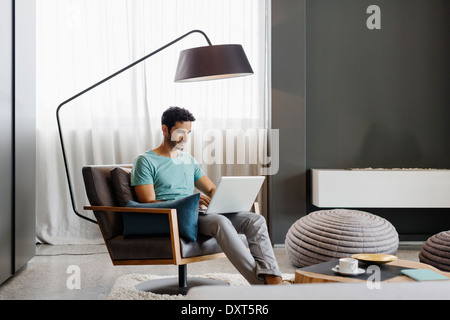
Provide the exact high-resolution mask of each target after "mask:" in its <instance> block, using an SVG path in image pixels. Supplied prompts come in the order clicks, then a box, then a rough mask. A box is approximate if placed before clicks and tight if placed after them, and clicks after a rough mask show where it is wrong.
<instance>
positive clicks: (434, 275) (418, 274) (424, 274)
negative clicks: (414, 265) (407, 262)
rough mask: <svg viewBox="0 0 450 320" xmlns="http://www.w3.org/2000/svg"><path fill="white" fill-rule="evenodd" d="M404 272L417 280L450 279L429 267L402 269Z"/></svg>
mask: <svg viewBox="0 0 450 320" xmlns="http://www.w3.org/2000/svg"><path fill="white" fill-rule="evenodd" d="M402 273H403V274H404V275H405V276H408V277H410V278H411V279H414V280H417V281H429V280H450V278H448V277H446V276H444V275H442V274H440V273H438V272H436V271H433V270H429V269H405V270H402Z"/></svg>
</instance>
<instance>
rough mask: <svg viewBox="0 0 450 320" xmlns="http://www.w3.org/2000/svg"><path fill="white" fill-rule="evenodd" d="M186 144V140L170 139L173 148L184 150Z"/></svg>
mask: <svg viewBox="0 0 450 320" xmlns="http://www.w3.org/2000/svg"><path fill="white" fill-rule="evenodd" d="M185 145H186V142H184V141H181V142H178V141H172V140H170V141H169V146H170V147H171V148H172V149H176V150H180V151H183V149H184V146H185Z"/></svg>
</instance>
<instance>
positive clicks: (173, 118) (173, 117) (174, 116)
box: [161, 107, 195, 132]
mask: <svg viewBox="0 0 450 320" xmlns="http://www.w3.org/2000/svg"><path fill="white" fill-rule="evenodd" d="M177 121H179V122H185V121H195V118H194V116H193V115H192V113H190V112H189V111H188V110H186V109H184V108H180V107H170V108H169V109H167V110H166V111H164V113H163V114H162V116H161V125H163V124H165V125H166V126H167V128H168V129H169V132H170V130H171V129H172V127H173V126H174V125H175V122H177Z"/></svg>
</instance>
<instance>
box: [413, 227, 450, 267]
mask: <svg viewBox="0 0 450 320" xmlns="http://www.w3.org/2000/svg"><path fill="white" fill-rule="evenodd" d="M419 261H420V262H423V263H426V264H429V265H431V266H433V267H436V268H438V269H440V270H442V271H450V231H443V232H441V233H438V234H435V235H434V236H432V237H430V238H428V240H427V241H426V242H425V243H424V244H423V245H422V249H421V250H420V253H419Z"/></svg>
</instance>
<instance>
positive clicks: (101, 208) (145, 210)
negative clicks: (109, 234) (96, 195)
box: [84, 206, 176, 214]
mask: <svg viewBox="0 0 450 320" xmlns="http://www.w3.org/2000/svg"><path fill="white" fill-rule="evenodd" d="M84 210H92V211H108V212H141V213H159V214H170V213H171V211H172V210H175V212H176V209H166V208H164V209H163V208H132V207H110V206H84Z"/></svg>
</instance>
